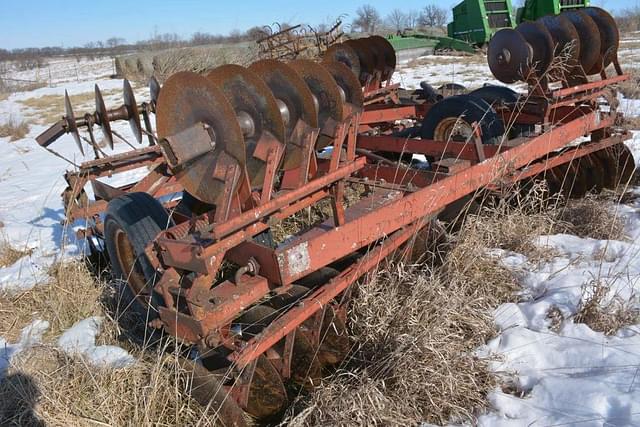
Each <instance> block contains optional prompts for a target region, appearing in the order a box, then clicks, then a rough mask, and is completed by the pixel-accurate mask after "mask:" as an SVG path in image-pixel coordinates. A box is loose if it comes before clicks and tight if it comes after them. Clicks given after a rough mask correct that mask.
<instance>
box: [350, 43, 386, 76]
mask: <svg viewBox="0 0 640 427" xmlns="http://www.w3.org/2000/svg"><path fill="white" fill-rule="evenodd" d="M355 41H356V43H359V44H360V45H364V46H366V49H368V50H369V51H370V52H371V55H372V58H373V69H374V71H377V72H378V73H379V75H380V77H382V76H383V75H384V74H385V70H386V68H387V62H386V60H385V56H384V54H385V46H384V45H380V44H379V43H377V42H376V40H375V39H374V38H373V37H366V38H361V39H356V40H355Z"/></svg>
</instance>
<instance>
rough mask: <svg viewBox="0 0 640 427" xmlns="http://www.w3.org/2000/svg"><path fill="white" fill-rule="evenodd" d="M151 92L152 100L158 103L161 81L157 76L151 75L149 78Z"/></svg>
mask: <svg viewBox="0 0 640 427" xmlns="http://www.w3.org/2000/svg"><path fill="white" fill-rule="evenodd" d="M149 93H150V95H151V102H153V103H154V104H157V103H158V97H159V96H160V83H158V79H156V78H155V76H151V78H150V79H149Z"/></svg>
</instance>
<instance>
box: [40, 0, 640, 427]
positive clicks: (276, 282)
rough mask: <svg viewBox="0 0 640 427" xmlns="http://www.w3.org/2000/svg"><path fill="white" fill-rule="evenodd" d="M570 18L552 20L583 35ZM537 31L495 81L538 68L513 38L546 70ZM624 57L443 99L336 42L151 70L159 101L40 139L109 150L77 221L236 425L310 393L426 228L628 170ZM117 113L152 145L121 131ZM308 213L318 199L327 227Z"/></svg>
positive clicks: (374, 52) (383, 58)
mask: <svg viewBox="0 0 640 427" xmlns="http://www.w3.org/2000/svg"><path fill="white" fill-rule="evenodd" d="M593 13H597V14H598V16H600V17H601V16H602V14H601V12H598V11H596V12H593ZM579 17H580V19H582V21H580V22H581V23H583V24H584V22H585V21H587V22H588V20H585V19H584V17H583V16H582V15H580V16H579ZM574 18H575V17H574ZM567 19H568V18H567ZM567 22H572V21H571V20H565V19H559V20H558V21H557V22H555V21H554V22H550V23H549V22H548V23H547V24H549V28H550V30H549V31H551V30H553V31H558V34H559V35H556V36H557V37H558V39H560V35H563V34H564V35H566V34H573V32H572V31H571V29H569V30H567V24H566V23H567ZM556 24H557V25H556ZM541 25H542V24H541ZM572 25H573V24H572ZM585 25H586V24H585ZM594 25H596V23H594ZM574 26H575V27H576V30H575V31H576V32H577V33H578V34H580V31H581V30H579V29H577V26H576V25H574ZM540 28H542V27H541V26H539V25H536V31H542V30H540ZM558 28H559V29H558ZM554 29H555V30H554ZM516 31H519V30H516ZM532 31H533V30H532ZM518 34H520V33H518ZM523 34H525V32H523ZM530 34H532V33H528V32H526V35H530ZM507 36H508V35H507ZM518 37H520V39H521V38H523V37H524V35H518ZM550 37H551V36H550ZM580 37H582V36H580ZM520 39H517V41H518V42H519V43H521V45H520V46H519V47H518V46H516V47H513V46H512V44H507V45H504V46H503V45H501V43H507V42H506V41H505V40H507V41H508V42H509V43H512V40H511V39H510V38H509V37H502V36H500V32H499V33H498V34H497V35H496V37H495V38H494V40H495V41H492V45H493V47H491V46H490V48H489V62H490V65H491V64H492V61H494V60H495V61H497V63H499V65H500V67H502V68H500V70H494V72H495V73H496V77H498V78H500V76H503V75H505V73H509V72H510V71H509V70H513V69H522V68H521V67H520V68H519V67H515V66H513V64H508V66H506V65H505V64H504V58H503V59H500V58H497V57H495V56H494V57H492V55H494V53H495V52H499V53H498V56H499V55H500V54H502V55H503V56H505V57H506V56H508V57H509V58H510V61H514V60H519V59H518V58H521V57H525V59H523V61H525V62H524V64H528V66H530V58H528V57H527V55H529V54H531V53H532V52H533V54H534V56H535V54H536V52H537V51H536V49H537V47H536V46H537V45H534V44H532V42H531V41H525V42H522V40H520ZM525 39H526V38H525ZM501 40H502V41H501ZM527 40H528V39H527ZM532 40H533V39H532ZM522 43H529V46H527V45H525V44H522ZM583 44H584V43H583ZM496 46H498V47H496ZM571 46H573V48H575V45H571ZM547 47H548V46H547ZM509 49H511V51H509V52H508V53H505V52H507V51H508V50H509ZM517 49H525V50H526V52H524V53H522V52H520V51H518V50H517ZM541 49H542V48H541ZM609 51H610V50H607V52H609ZM564 52H566V51H564ZM557 54H558V53H557V52H556V53H553V54H552V56H551V59H550V60H549V62H552V61H553V58H555V57H556V56H557ZM572 54H573V55H574V56H575V58H581V56H580V53H579V51H572ZM523 55H524V56H523ZM607 55H608V54H607ZM492 58H493V59H492ZM496 58H497V59H496ZM527 58H528V59H527ZM607 58H609V59H611V61H609V62H611V63H614V64H615V70H616V74H617V75H616V76H614V77H607V76H606V74H605V72H604V68H601V69H598V70H597V74H596V76H597V77H595V78H593V77H592V78H587V77H588V76H590V75H591V74H588V73H587V74H585V73H584V72H583V71H584V69H585V67H584V65H585V64H583V66H582V68H580V69H579V67H577V66H575V67H574V68H573V69H575V70H578V69H579V72H577V71H576V72H575V73H574V72H573V71H572V73H574V74H570V73H569V71H566V69H565V71H564V72H563V73H555V72H551V73H547V71H548V70H544V71H543V70H539V69H537V68H535V69H530V70H529V71H530V72H531V73H534V72H535V73H537V74H535V76H534V77H535V78H533V79H532V78H531V76H530V74H528V75H521V74H518V75H513V74H510V75H508V76H507V77H508V78H506V77H505V78H503V80H505V79H506V80H509V79H516V80H524V81H527V82H528V83H529V91H528V94H527V95H520V94H517V93H515V92H513V91H512V90H510V89H508V88H506V87H497V86H485V87H483V88H480V89H477V90H475V91H472V92H470V93H468V94H462V95H454V96H447V97H444V98H442V97H441V96H439V97H435V96H433V95H434V93H435V91H433V90H432V89H430V88H429V87H428V85H423V87H422V88H421V89H419V90H416V91H408V90H404V89H401V88H400V87H399V85H397V84H392V82H391V78H392V76H393V72H394V69H395V66H396V58H395V53H394V51H393V49H392V48H391V46H390V45H389V44H388V42H387V41H386V40H385V39H384V38H380V37H370V38H364V39H358V40H351V41H347V42H344V43H338V44H333V45H332V46H331V47H329V48H328V49H327V50H326V52H325V54H324V56H323V57H322V58H320V59H319V60H318V61H310V60H293V61H290V62H288V63H285V62H280V61H276V60H273V59H265V60H261V61H258V62H256V63H254V64H252V65H251V66H249V67H246V68H245V67H240V66H237V65H224V66H221V67H219V68H216V69H214V70H211V71H210V72H209V73H207V74H205V75H198V74H194V73H189V72H181V73H177V74H175V75H173V76H170V77H169V78H168V79H167V80H166V81H165V82H164V83H163V85H162V86H160V85H159V84H158V82H156V81H155V80H154V81H152V90H151V93H152V99H151V101H150V102H146V103H142V104H137V103H136V101H135V98H134V96H133V91H132V89H131V86H130V85H129V83H128V82H126V81H125V83H124V86H123V90H124V99H125V102H124V103H123V105H121V106H119V107H117V108H114V109H107V108H106V106H105V105H104V102H103V100H102V96H101V94H100V91H99V89H98V88H97V86H96V110H95V112H94V113H88V114H85V115H84V116H83V117H82V118H76V117H75V115H74V113H73V110H72V108H71V105H70V103H69V99H68V97H67V98H66V101H67V102H66V115H65V117H63V118H62V119H61V120H60V121H59V122H58V123H56V124H54V125H53V126H52V127H51V128H50V129H49V130H47V131H45V132H44V133H43V134H42V135H41V136H39V137H38V142H39V143H40V144H41V145H42V146H44V147H47V149H51V148H50V147H51V144H52V143H53V142H54V141H55V140H56V139H58V138H59V137H61V136H62V135H64V134H71V135H72V136H73V139H74V140H75V141H76V143H77V144H78V147H79V148H80V150H81V152H82V153H83V154H84V149H83V147H84V146H83V142H85V143H87V144H89V146H90V147H92V152H93V155H94V157H95V158H94V159H93V160H88V161H85V162H83V163H81V164H79V165H77V168H76V170H72V171H68V172H67V173H66V175H65V178H66V180H67V182H68V184H69V186H68V188H67V190H65V192H64V194H63V196H64V199H65V206H66V209H67V212H66V214H67V219H68V220H69V221H72V222H73V221H76V220H81V219H82V220H84V221H85V223H87V224H88V227H87V228H86V229H85V230H84V231H83V232H82V233H81V234H82V235H83V236H84V237H87V238H88V241H90V242H91V243H92V248H93V249H94V250H96V251H102V252H106V254H107V255H108V257H109V259H110V262H111V266H112V267H111V268H112V273H113V275H114V277H115V278H119V279H122V280H124V281H126V282H127V283H128V287H126V291H127V298H129V299H130V303H131V304H130V310H134V311H137V312H138V313H139V314H140V316H141V317H140V319H141V322H144V324H145V325H146V326H147V328H148V330H149V331H150V335H151V336H153V333H154V331H164V332H167V333H169V334H171V335H173V336H175V337H177V338H178V339H179V340H180V341H181V342H183V343H184V345H185V346H186V347H188V348H190V349H192V350H193V351H191V352H190V354H191V355H194V354H195V355H196V357H195V358H193V357H192V358H185V364H186V365H187V366H188V367H189V369H190V370H192V371H193V382H194V386H193V395H194V397H196V398H197V399H198V400H199V401H201V402H202V403H204V404H208V403H209V402H212V404H213V405H216V408H219V409H220V410H219V411H218V412H216V413H217V416H218V417H219V419H220V421H221V422H222V423H223V424H225V425H243V424H245V422H246V415H247V414H248V415H249V416H251V417H254V418H256V419H261V420H263V419H270V418H272V417H274V416H277V415H278V414H279V413H281V412H282V411H283V410H284V408H285V407H286V406H287V403H288V401H289V397H290V396H291V393H292V392H295V390H300V389H307V388H309V387H312V386H313V385H314V384H316V383H317V381H318V380H319V379H320V378H321V377H322V376H323V374H324V373H325V372H326V371H327V370H330V369H332V367H335V366H336V365H338V364H339V363H341V361H342V360H343V359H344V358H345V357H346V356H347V354H348V352H349V349H350V346H351V343H350V340H349V336H348V328H347V324H348V318H347V311H348V307H349V302H350V300H351V298H352V296H353V289H354V286H355V285H356V283H357V282H358V280H359V279H360V278H361V277H362V276H363V275H364V274H366V273H367V272H369V271H371V270H372V269H374V268H375V267H376V266H377V265H378V264H379V263H380V262H381V261H382V260H384V259H385V258H386V257H389V256H390V255H391V254H394V253H398V252H399V251H404V252H403V253H405V254H407V256H410V253H411V251H410V250H408V248H410V247H411V243H412V241H413V240H414V239H415V238H416V236H419V235H422V234H424V233H425V232H426V231H427V230H428V229H429V227H431V226H432V224H433V222H434V221H435V220H436V219H438V218H440V219H441V220H443V221H444V220H446V218H448V217H450V215H446V214H451V211H455V212H453V213H457V211H456V210H457V209H459V207H457V206H459V203H457V202H459V201H461V200H464V199H466V198H472V199H473V198H474V197H476V196H478V194H483V195H485V196H486V195H490V194H494V193H497V192H504V191H525V190H526V188H527V186H528V185H529V184H530V183H532V182H535V181H539V180H544V181H546V182H547V184H548V188H549V191H550V192H551V193H563V194H564V195H565V196H567V197H579V196H582V195H584V194H586V193H587V192H588V191H600V190H602V189H604V188H615V187H616V186H617V185H619V184H620V183H624V182H626V181H628V180H629V178H630V176H631V174H632V173H633V170H634V167H633V159H632V158H631V155H630V152H629V150H628V149H627V148H626V147H625V146H624V144H623V142H624V140H625V139H627V138H628V137H629V135H628V133H627V132H626V131H625V130H624V129H623V128H622V127H621V126H620V123H621V118H622V116H621V114H620V113H619V112H617V111H616V107H617V103H616V97H615V84H616V83H619V82H621V81H623V80H624V79H626V78H627V76H626V75H624V74H623V73H622V71H621V70H620V66H619V64H617V59H615V57H613V56H606V55H605V56H599V57H598V58H596V59H597V60H599V61H601V62H603V64H604V63H606V62H607V61H608V59H607ZM585 60H586V59H585ZM501 61H502V62H501ZM520 65H522V64H520ZM574 65H575V64H574ZM607 65H608V64H607ZM514 67H515V68H514ZM603 67H606V66H605V65H603ZM494 68H495V64H494V65H492V70H493V69H494ZM594 69H595V68H594ZM501 73H502V74H501ZM154 116H155V123H156V126H155V130H154V129H153V128H152V126H151V119H152V118H153V117H154ZM114 121H127V122H128V123H129V125H130V128H131V131H132V134H133V137H134V139H135V142H137V143H138V144H142V143H145V142H146V144H147V146H146V147H136V146H135V145H134V144H135V142H134V143H129V142H128V141H127V142H124V141H122V142H120V141H119V139H123V140H124V139H125V138H124V137H122V136H121V135H119V134H116V133H115V132H114V131H113V128H112V126H111V123H113V122H114ZM94 126H99V127H100V128H101V130H102V135H103V139H104V140H105V142H107V144H106V145H107V146H108V147H109V148H113V146H114V144H122V143H126V144H129V145H131V146H132V147H133V149H132V150H129V151H126V152H123V153H119V154H107V153H106V152H105V151H106V150H107V148H104V149H103V148H102V146H103V145H104V144H99V143H98V141H97V140H96V137H95V135H94V133H93V128H94ZM80 129H86V131H87V133H88V135H89V137H88V138H85V139H83V138H82V137H81V136H80V132H79V130H80ZM114 135H115V136H116V137H117V138H114ZM145 136H146V137H147V138H146V140H145V138H144V137H145ZM420 159H424V160H420ZM140 167H146V168H147V170H148V172H147V173H146V175H145V176H144V177H143V178H142V179H139V180H137V181H136V182H133V183H131V184H127V185H122V186H112V185H109V184H108V183H106V182H104V180H103V178H104V177H108V176H111V175H114V174H118V173H122V172H125V171H130V170H132V169H136V168H140ZM89 186H91V190H92V194H93V195H92V197H89V194H90V192H89ZM347 196H349V197H347ZM320 206H322V207H323V208H322V209H317V208H318V207H320ZM310 208H314V209H313V211H314V212H316V211H319V212H320V213H318V214H317V215H316V217H315V218H314V219H313V220H311V221H310V220H309V213H310V212H311V211H312V210H311V209H310ZM287 227H290V228H287ZM283 230H284V231H283ZM283 232H285V234H287V235H286V236H282V234H283ZM365 286H366V285H365ZM214 409H215V408H214Z"/></svg>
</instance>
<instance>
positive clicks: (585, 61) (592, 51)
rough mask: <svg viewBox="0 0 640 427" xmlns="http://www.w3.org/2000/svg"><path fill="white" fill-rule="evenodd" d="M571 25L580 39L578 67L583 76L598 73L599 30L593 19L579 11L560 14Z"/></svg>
mask: <svg viewBox="0 0 640 427" xmlns="http://www.w3.org/2000/svg"><path fill="white" fill-rule="evenodd" d="M561 16H564V17H565V18H567V19H568V20H569V21H571V23H572V24H573V26H574V28H575V29H576V32H577V33H578V38H579V39H580V46H581V47H580V58H579V59H580V66H581V67H582V70H583V71H584V74H585V75H588V74H591V73H592V71H593V70H595V73H599V72H600V67H601V65H602V57H601V54H600V44H601V42H600V30H599V29H598V26H597V25H596V23H595V21H594V20H593V18H591V17H590V16H589V15H587V14H586V13H584V12H583V11H581V10H571V11H566V12H562V15H561Z"/></svg>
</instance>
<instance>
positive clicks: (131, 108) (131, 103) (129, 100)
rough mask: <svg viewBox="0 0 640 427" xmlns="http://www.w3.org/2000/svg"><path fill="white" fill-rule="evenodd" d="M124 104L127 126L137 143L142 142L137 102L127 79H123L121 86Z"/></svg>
mask: <svg viewBox="0 0 640 427" xmlns="http://www.w3.org/2000/svg"><path fill="white" fill-rule="evenodd" d="M122 91H123V98H124V105H125V107H127V114H128V115H129V119H128V122H129V127H130V128H131V132H132V133H133V135H134V136H135V137H136V140H137V141H138V143H141V142H142V125H141V124H140V113H139V112H138V104H137V103H136V97H135V96H134V94H133V89H131V84H130V83H129V80H127V79H124V83H123V87H122Z"/></svg>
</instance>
